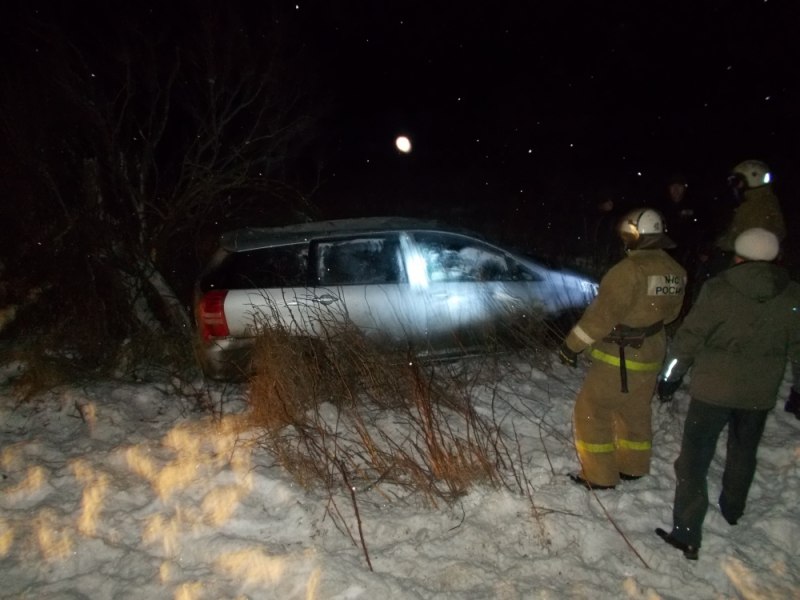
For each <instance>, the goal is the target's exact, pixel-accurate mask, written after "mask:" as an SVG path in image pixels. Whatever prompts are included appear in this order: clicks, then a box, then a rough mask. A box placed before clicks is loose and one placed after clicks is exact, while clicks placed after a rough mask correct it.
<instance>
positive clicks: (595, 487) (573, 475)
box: [569, 473, 615, 490]
mask: <svg viewBox="0 0 800 600" xmlns="http://www.w3.org/2000/svg"><path fill="white" fill-rule="evenodd" d="M569 478H570V479H571V480H572V481H573V482H574V483H577V484H578V485H582V486H583V487H585V488H586V489H587V490H613V489H614V487H615V486H613V485H600V484H597V483H592V482H591V481H589V480H587V479H584V478H583V477H582V476H581V474H580V473H570V474H569Z"/></svg>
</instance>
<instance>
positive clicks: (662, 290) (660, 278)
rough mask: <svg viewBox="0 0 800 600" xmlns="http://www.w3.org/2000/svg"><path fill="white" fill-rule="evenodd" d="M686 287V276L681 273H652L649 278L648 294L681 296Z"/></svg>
mask: <svg viewBox="0 0 800 600" xmlns="http://www.w3.org/2000/svg"><path fill="white" fill-rule="evenodd" d="M685 287H686V278H685V277H681V276H680V275H650V276H649V277H648V278H647V295H648V296H679V295H680V294H682V293H683V289H684V288H685Z"/></svg>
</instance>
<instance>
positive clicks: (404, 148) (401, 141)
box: [394, 135, 411, 154]
mask: <svg viewBox="0 0 800 600" xmlns="http://www.w3.org/2000/svg"><path fill="white" fill-rule="evenodd" d="M394 145H395V146H397V149H398V150H400V152H402V153H403V154H408V153H409V152H411V140H410V139H408V138H407V137H406V136H404V135H400V136H398V137H397V139H396V140H395V141H394Z"/></svg>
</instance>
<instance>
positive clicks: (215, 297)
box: [197, 290, 230, 340]
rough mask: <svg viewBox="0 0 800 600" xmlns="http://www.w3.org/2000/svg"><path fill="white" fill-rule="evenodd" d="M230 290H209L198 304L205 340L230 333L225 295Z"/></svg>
mask: <svg viewBox="0 0 800 600" xmlns="http://www.w3.org/2000/svg"><path fill="white" fill-rule="evenodd" d="M227 294H228V290H215V291H213V292H208V293H207V294H205V295H204V296H203V297H202V298H201V299H200V304H199V305H198V306H197V321H198V325H199V327H200V336H201V337H202V339H203V340H208V339H211V338H216V337H227V336H228V335H230V331H229V330H228V321H226V320H225V296H226V295H227Z"/></svg>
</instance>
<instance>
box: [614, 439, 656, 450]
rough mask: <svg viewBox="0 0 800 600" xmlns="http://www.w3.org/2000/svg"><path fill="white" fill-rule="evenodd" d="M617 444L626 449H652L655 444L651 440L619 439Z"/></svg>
mask: <svg viewBox="0 0 800 600" xmlns="http://www.w3.org/2000/svg"><path fill="white" fill-rule="evenodd" d="M617 446H619V447H620V448H623V449H625V450H650V449H651V448H652V447H653V444H651V443H650V442H634V441H633V440H617Z"/></svg>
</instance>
